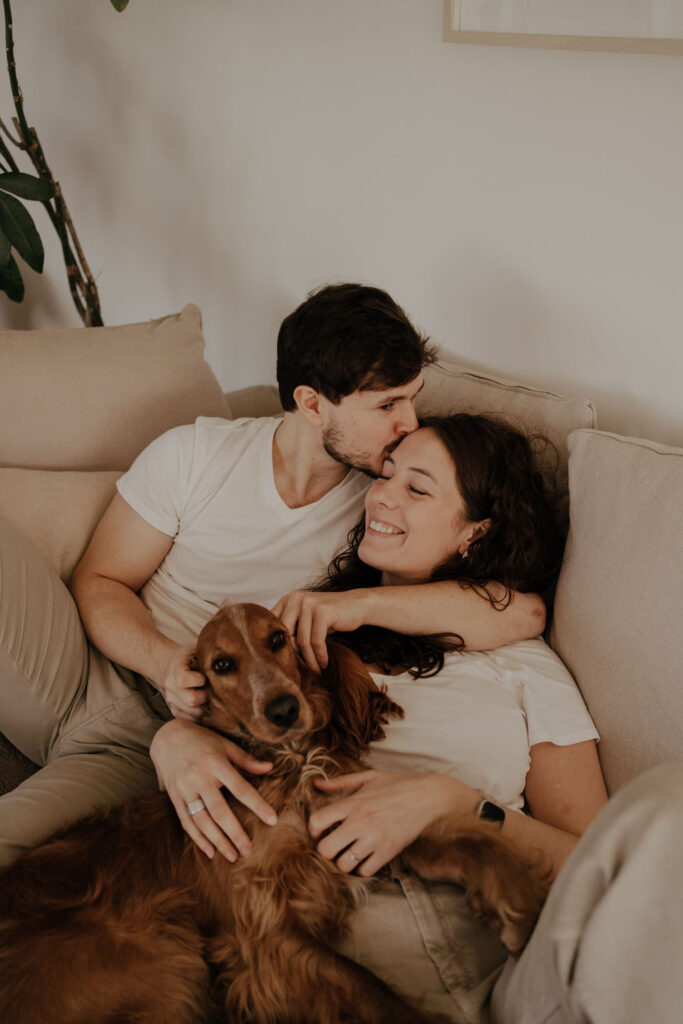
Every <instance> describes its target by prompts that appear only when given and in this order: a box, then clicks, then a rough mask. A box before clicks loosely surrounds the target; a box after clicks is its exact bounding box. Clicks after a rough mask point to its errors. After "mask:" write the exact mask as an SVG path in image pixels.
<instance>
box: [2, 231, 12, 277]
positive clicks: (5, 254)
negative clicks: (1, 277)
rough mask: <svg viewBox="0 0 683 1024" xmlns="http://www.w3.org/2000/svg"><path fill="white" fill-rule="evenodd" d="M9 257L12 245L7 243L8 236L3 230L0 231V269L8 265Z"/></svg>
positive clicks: (10, 257)
mask: <svg viewBox="0 0 683 1024" xmlns="http://www.w3.org/2000/svg"><path fill="white" fill-rule="evenodd" d="M11 259H12V247H11V246H10V244H9V238H8V237H7V235H6V234H5V232H4V231H0V270H3V269H4V268H5V267H8V266H9V261H10V260H11Z"/></svg>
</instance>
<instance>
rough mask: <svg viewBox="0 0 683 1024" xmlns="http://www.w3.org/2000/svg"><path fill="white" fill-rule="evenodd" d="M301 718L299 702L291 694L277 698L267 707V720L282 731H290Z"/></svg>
mask: <svg viewBox="0 0 683 1024" xmlns="http://www.w3.org/2000/svg"><path fill="white" fill-rule="evenodd" d="M298 717H299V701H298V700H297V699H296V697H292V696H291V694H287V695H286V696H284V697H276V698H275V700H271V702H270V704H267V705H266V718H267V719H268V721H269V722H272V723H273V725H277V726H278V728H280V729H289V728H291V726H293V725H294V723H295V722H296V720H297V718H298Z"/></svg>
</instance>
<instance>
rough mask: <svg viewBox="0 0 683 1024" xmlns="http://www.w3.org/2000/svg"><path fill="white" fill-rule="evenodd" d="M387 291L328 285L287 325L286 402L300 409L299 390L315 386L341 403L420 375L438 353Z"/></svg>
mask: <svg viewBox="0 0 683 1024" xmlns="http://www.w3.org/2000/svg"><path fill="white" fill-rule="evenodd" d="M428 342H429V339H428V338H426V337H425V338H423V337H421V336H420V335H419V334H418V332H417V331H416V330H415V328H414V327H413V325H412V324H411V322H410V320H409V319H408V317H407V316H406V314H405V313H404V312H403V310H402V309H401V307H400V306H398V305H397V304H396V303H395V302H394V300H393V299H392V298H391V296H390V295H388V294H387V292H384V291H382V290H381V289H380V288H370V287H368V286H366V285H362V284H333V285H326V286H325V287H324V288H321V289H320V290H319V291H317V292H313V293H312V294H311V295H309V297H308V298H307V299H306V301H305V302H303V303H302V304H301V305H300V306H299V307H298V308H297V309H295V310H294V312H293V313H290V315H289V316H288V317H286V318H285V319H284V320H283V321H282V324H281V326H280V331H279V334H278V339H277V381H278V386H279V389H280V401H281V403H282V407H283V409H286V410H287V411H288V412H291V411H293V410H294V409H296V403H295V401H294V389H295V388H297V387H298V386H299V385H300V384H307V385H308V386H309V387H312V388H315V390H316V391H319V392H320V393H321V394H322V395H324V396H325V398H327V399H328V400H329V401H330V402H334V403H335V405H336V404H338V403H339V402H340V401H341V399H342V398H344V396H345V395H350V394H351V393H352V392H353V391H356V390H358V389H359V388H362V389H363V390H367V391H383V390H385V389H387V388H394V387H400V386H402V385H403V384H407V383H408V381H411V380H413V379H414V378H415V377H417V375H418V373H419V372H420V370H421V369H422V367H423V366H425V365H427V364H428V363H433V362H434V360H435V359H436V352H435V350H434V349H433V348H432V347H431V346H430V345H429V344H428Z"/></svg>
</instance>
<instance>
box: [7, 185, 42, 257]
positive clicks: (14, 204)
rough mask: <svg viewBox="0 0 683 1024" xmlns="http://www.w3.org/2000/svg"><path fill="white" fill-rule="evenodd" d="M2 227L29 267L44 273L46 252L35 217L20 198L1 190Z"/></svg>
mask: <svg viewBox="0 0 683 1024" xmlns="http://www.w3.org/2000/svg"><path fill="white" fill-rule="evenodd" d="M0 228H2V230H3V231H4V232H5V234H6V235H7V238H8V239H9V241H10V244H11V245H13V246H14V248H15V249H16V250H17V252H18V253H19V255H20V256H23V258H24V259H25V260H26V262H27V263H28V265H29V267H31V269H32V270H35V271H37V272H38V273H39V274H40V273H42V270H43V262H44V259H45V252H44V250H43V243H42V242H41V240H40V235H39V234H38V232H37V231H36V226H35V224H34V223H33V217H32V216H31V214H30V213H29V212H28V210H27V209H26V208H25V207H24V206H22V204H21V203H20V202H19V200H18V199H14V197H13V196H8V195H7V194H6V193H5V192H0Z"/></svg>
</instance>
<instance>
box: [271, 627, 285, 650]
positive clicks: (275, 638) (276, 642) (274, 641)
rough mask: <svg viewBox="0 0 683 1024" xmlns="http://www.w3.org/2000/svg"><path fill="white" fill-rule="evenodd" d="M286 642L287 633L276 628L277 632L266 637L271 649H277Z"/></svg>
mask: <svg viewBox="0 0 683 1024" xmlns="http://www.w3.org/2000/svg"><path fill="white" fill-rule="evenodd" d="M286 642H287V634H286V633H283V632H282V630H281V629H280V630H278V632H277V633H271V635H270V636H269V637H268V646H269V647H270V649H271V651H279V650H280V648H281V647H283V646H284V644H285V643H286Z"/></svg>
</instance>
